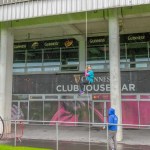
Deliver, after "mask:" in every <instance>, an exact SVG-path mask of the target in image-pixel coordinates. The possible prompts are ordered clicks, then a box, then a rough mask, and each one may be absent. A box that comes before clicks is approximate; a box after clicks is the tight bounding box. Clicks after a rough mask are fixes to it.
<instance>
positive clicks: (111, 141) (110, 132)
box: [108, 131, 114, 150]
mask: <svg viewBox="0 0 150 150" xmlns="http://www.w3.org/2000/svg"><path fill="white" fill-rule="evenodd" d="M108 144H109V149H110V150H113V149H114V142H113V132H112V131H109V134H108Z"/></svg>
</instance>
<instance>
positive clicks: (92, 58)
mask: <svg viewBox="0 0 150 150" xmlns="http://www.w3.org/2000/svg"><path fill="white" fill-rule="evenodd" d="M87 51H88V53H87V63H88V65H92V68H93V69H104V68H105V67H104V65H105V51H106V48H105V46H93V47H88V49H87Z"/></svg>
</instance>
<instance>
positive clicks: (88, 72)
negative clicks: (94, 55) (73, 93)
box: [79, 66, 94, 95]
mask: <svg viewBox="0 0 150 150" xmlns="http://www.w3.org/2000/svg"><path fill="white" fill-rule="evenodd" d="M85 77H86V78H85V80H83V81H81V82H80V93H79V94H80V95H82V94H84V91H83V88H84V85H86V84H92V83H93V82H94V72H93V70H92V67H91V66H88V67H87V68H86V69H85Z"/></svg>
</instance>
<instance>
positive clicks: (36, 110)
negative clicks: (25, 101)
mask: <svg viewBox="0 0 150 150" xmlns="http://www.w3.org/2000/svg"><path fill="white" fill-rule="evenodd" d="M29 119H30V120H40V121H43V101H40V102H39V101H33V102H30V103H29Z"/></svg>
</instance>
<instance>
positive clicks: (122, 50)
mask: <svg viewBox="0 0 150 150" xmlns="http://www.w3.org/2000/svg"><path fill="white" fill-rule="evenodd" d="M126 62H127V58H126V48H125V44H120V68H125V67H126Z"/></svg>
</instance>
